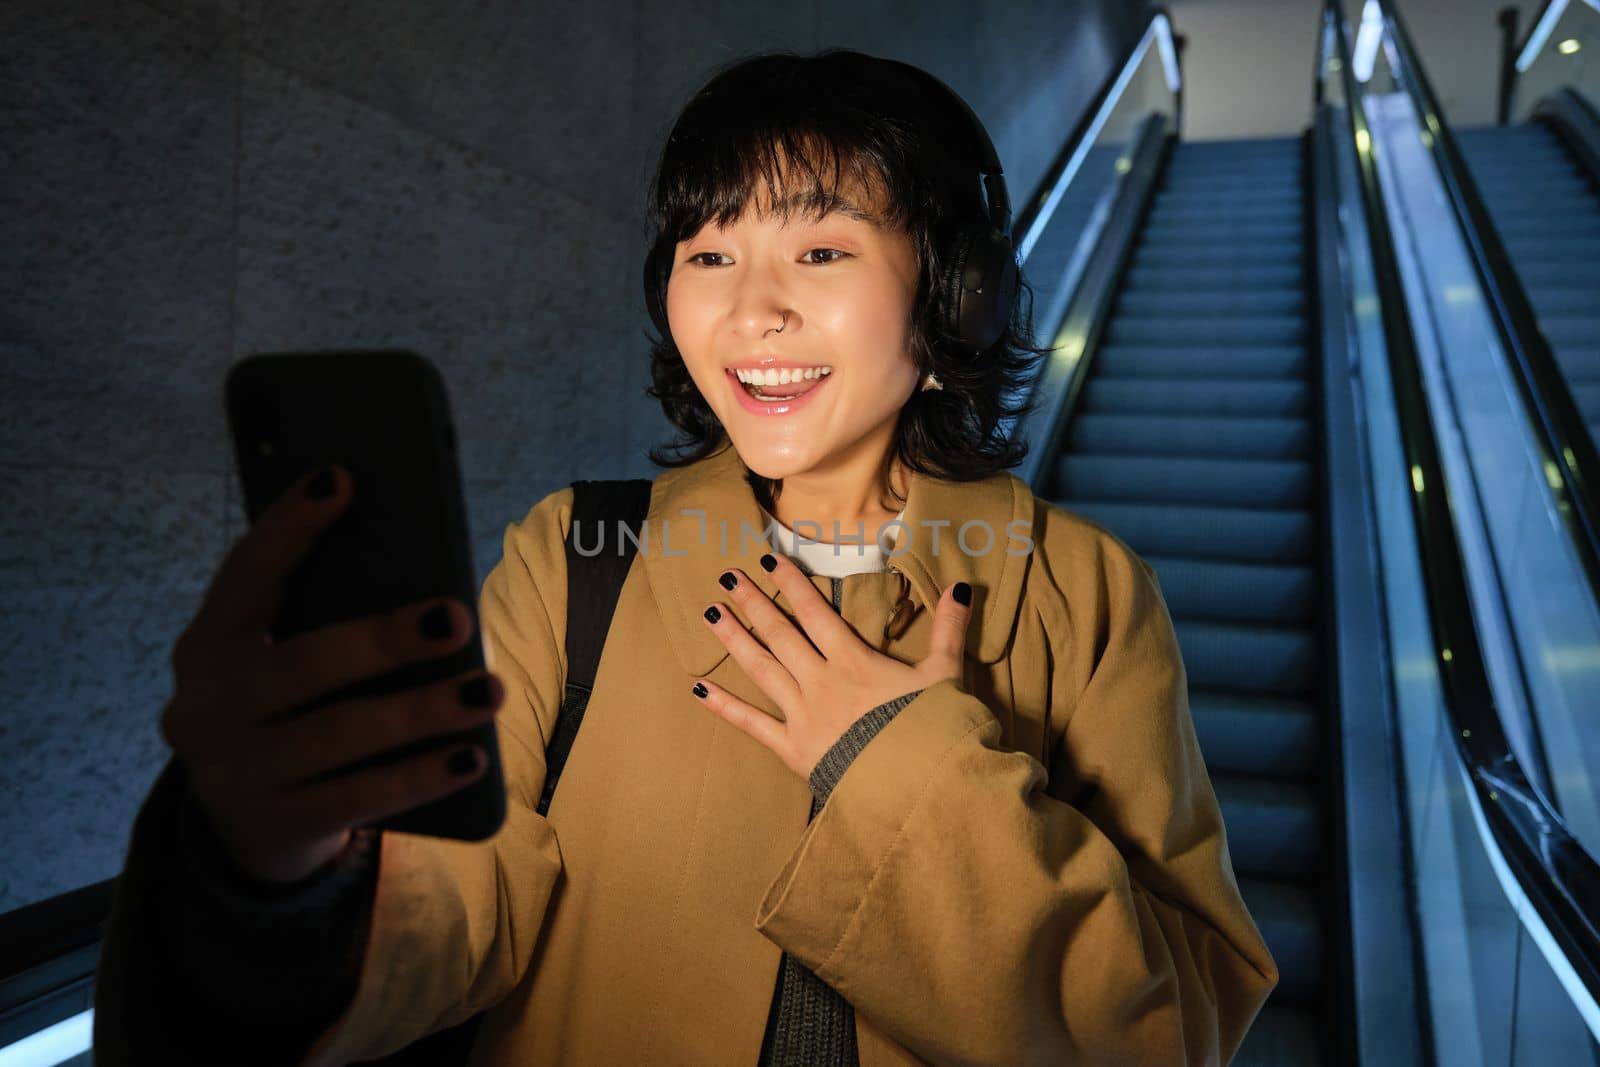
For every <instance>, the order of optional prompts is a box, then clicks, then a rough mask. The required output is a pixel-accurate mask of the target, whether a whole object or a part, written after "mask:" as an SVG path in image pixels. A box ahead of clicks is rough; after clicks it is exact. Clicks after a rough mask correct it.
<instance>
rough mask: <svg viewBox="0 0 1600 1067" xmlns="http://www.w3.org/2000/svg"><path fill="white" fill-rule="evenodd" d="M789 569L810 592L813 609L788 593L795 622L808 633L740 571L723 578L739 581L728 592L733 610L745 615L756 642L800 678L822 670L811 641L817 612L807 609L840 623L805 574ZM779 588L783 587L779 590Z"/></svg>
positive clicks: (729, 573) (731, 572) (734, 571)
mask: <svg viewBox="0 0 1600 1067" xmlns="http://www.w3.org/2000/svg"><path fill="white" fill-rule="evenodd" d="M763 558H767V559H770V558H773V557H771V556H767V557H763ZM789 569H790V570H791V571H793V572H794V574H796V575H798V576H799V577H800V581H801V583H802V584H803V585H805V587H806V589H807V590H809V591H810V593H811V600H812V601H813V602H814V604H811V605H807V604H804V603H802V602H801V601H800V599H799V597H798V596H796V595H795V594H793V593H787V592H786V595H788V597H789V600H790V602H791V603H793V604H796V605H797V609H798V610H797V611H796V618H797V619H798V621H799V623H800V625H801V626H805V627H807V630H806V632H805V633H802V632H801V631H800V630H799V629H797V628H796V627H795V620H791V619H790V618H789V616H787V615H785V614H784V613H783V612H782V611H781V610H779V608H778V605H776V604H774V603H773V602H772V599H771V598H770V597H768V596H767V594H766V592H765V591H763V590H762V588H761V587H760V586H759V585H757V584H756V583H755V582H753V581H751V580H750V577H749V575H747V574H745V573H744V572H743V571H741V570H731V571H724V572H723V575H724V577H726V576H727V575H732V576H733V577H734V578H735V579H737V582H736V584H735V585H734V587H733V588H732V589H731V590H729V593H728V595H729V596H730V597H731V598H732V599H733V603H734V606H735V607H737V608H738V609H739V611H740V613H741V614H742V615H743V617H744V619H745V623H746V625H747V626H748V627H749V630H750V632H751V633H752V634H754V635H755V637H756V639H757V640H759V641H760V642H761V643H762V644H764V645H766V646H767V648H768V649H769V650H771V652H772V654H773V655H775V656H777V657H778V662H780V663H782V664H783V665H784V667H785V668H787V669H788V670H789V672H790V673H792V674H795V675H799V674H802V673H804V672H805V671H808V670H812V669H814V668H817V667H821V666H823V659H822V656H821V654H819V653H818V651H817V650H816V648H814V647H812V643H811V641H810V640H809V637H810V627H811V626H815V625H817V624H818V619H817V617H816V615H815V612H814V611H807V610H806V608H807V607H814V608H816V609H817V610H821V611H822V612H824V613H825V614H827V615H828V616H829V617H830V618H834V620H835V621H836V622H837V621H838V619H837V618H836V617H835V616H834V615H833V612H832V611H831V610H830V609H829V608H828V607H827V605H826V604H825V603H823V601H822V597H821V596H819V595H818V594H817V590H816V587H814V586H813V585H812V584H811V582H810V581H809V580H808V579H807V578H806V577H805V576H804V575H803V574H800V570H799V568H798V567H795V566H794V565H793V564H792V563H791V564H790V565H789ZM780 588H783V587H782V586H780ZM807 616H809V618H810V621H809V622H808V621H807Z"/></svg>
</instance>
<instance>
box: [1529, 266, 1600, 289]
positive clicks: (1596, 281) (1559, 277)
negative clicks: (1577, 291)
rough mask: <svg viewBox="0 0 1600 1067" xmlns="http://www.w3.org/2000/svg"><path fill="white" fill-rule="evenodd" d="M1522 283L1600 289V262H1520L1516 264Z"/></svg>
mask: <svg viewBox="0 0 1600 1067" xmlns="http://www.w3.org/2000/svg"><path fill="white" fill-rule="evenodd" d="M1517 273H1518V274H1520V275H1521V276H1522V284H1523V285H1525V286H1528V287H1529V288H1536V287H1538V286H1544V285H1578V286H1587V287H1589V288H1590V290H1591V291H1593V290H1594V289H1600V262H1595V263H1522V264H1519V265H1518V266H1517Z"/></svg>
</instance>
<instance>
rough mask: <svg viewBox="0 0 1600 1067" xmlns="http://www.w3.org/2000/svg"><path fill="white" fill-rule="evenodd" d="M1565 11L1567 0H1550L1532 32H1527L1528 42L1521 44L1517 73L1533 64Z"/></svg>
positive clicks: (1523, 71)
mask: <svg viewBox="0 0 1600 1067" xmlns="http://www.w3.org/2000/svg"><path fill="white" fill-rule="evenodd" d="M1566 11H1567V0H1550V4H1549V6H1548V7H1546V8H1545V9H1544V14H1543V15H1540V16H1539V22H1538V24H1537V25H1535V26H1534V27H1533V32H1532V33H1530V34H1528V43H1527V44H1525V45H1523V46H1522V53H1521V54H1520V55H1518V56H1517V73H1518V74H1525V73H1527V70H1528V68H1529V67H1531V66H1533V61H1534V60H1535V59H1538V58H1539V53H1540V52H1542V51H1544V46H1545V42H1546V41H1548V40H1550V35H1551V34H1552V33H1554V32H1556V23H1558V22H1560V21H1561V16H1562V15H1564V14H1566Z"/></svg>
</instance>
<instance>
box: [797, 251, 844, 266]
mask: <svg viewBox="0 0 1600 1067" xmlns="http://www.w3.org/2000/svg"><path fill="white" fill-rule="evenodd" d="M811 252H830V253H832V254H833V256H834V258H833V259H825V260H823V261H822V262H821V263H817V266H819V267H820V266H826V265H827V264H829V263H837V262H839V260H841V259H845V258H847V257H848V256H849V255H850V253H848V252H841V251H839V250H838V249H837V248H813V249H812V250H811ZM811 252H807V253H806V255H808V256H809V255H810V254H811Z"/></svg>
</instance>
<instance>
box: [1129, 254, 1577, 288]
mask: <svg viewBox="0 0 1600 1067" xmlns="http://www.w3.org/2000/svg"><path fill="white" fill-rule="evenodd" d="M1597 273H1600V272H1597ZM1304 281H1305V270H1304V267H1303V266H1302V265H1301V263H1300V262H1298V261H1297V262H1294V263H1274V264H1268V265H1265V266H1243V265H1239V264H1230V265H1227V266H1208V267H1202V266H1179V267H1160V266H1140V265H1139V264H1138V263H1135V264H1134V265H1133V266H1132V267H1131V268H1130V269H1129V271H1128V284H1127V289H1126V291H1129V292H1140V291H1143V290H1146V289H1157V290H1176V291H1178V292H1189V293H1198V292H1236V291H1238V290H1240V289H1280V288H1282V287H1283V286H1286V285H1293V286H1300V285H1303V284H1304Z"/></svg>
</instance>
